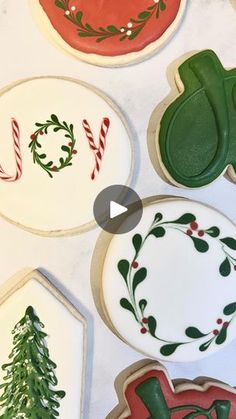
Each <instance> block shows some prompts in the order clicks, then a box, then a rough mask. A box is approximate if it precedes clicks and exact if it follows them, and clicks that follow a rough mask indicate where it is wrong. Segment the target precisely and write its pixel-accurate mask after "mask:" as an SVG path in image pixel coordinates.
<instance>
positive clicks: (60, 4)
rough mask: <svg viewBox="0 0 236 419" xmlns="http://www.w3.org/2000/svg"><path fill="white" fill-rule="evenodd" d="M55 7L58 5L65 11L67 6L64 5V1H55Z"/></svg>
mask: <svg viewBox="0 0 236 419" xmlns="http://www.w3.org/2000/svg"><path fill="white" fill-rule="evenodd" d="M55 5H56V6H57V7H59V8H60V9H63V10H65V4H64V3H63V1H62V0H56V1H55Z"/></svg>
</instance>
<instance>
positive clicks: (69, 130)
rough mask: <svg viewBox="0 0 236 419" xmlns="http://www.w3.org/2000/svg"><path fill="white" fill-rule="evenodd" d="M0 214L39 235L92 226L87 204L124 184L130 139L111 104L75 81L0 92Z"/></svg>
mask: <svg viewBox="0 0 236 419" xmlns="http://www.w3.org/2000/svg"><path fill="white" fill-rule="evenodd" d="M0 156H1V157H0V213H1V214H2V216H4V217H5V218H7V219H9V220H10V221H12V222H14V223H16V224H17V225H20V226H22V227H24V228H26V229H28V230H30V231H33V232H35V233H39V234H46V235H47V234H54V235H60V234H68V233H75V232H80V231H83V230H85V229H87V228H89V227H91V226H92V225H93V218H94V217H93V203H94V200H95V198H96V197H97V195H98V194H99V192H101V190H103V189H104V188H106V187H107V186H110V185H112V184H128V183H129V181H130V177H131V173H132V144H131V137H130V134H129V131H128V128H127V126H126V123H125V121H124V119H123V117H122V116H121V115H120V113H119V111H118V110H117V109H116V107H115V105H114V104H113V103H112V102H111V101H110V100H109V99H108V98H106V97H105V96H104V95H102V94H101V93H100V92H98V91H97V90H95V89H94V88H92V87H91V86H88V85H85V84H83V83H80V82H78V81H75V80H71V79H65V78H54V77H45V78H36V79H31V80H23V81H20V82H18V83H17V84H15V85H12V86H10V87H8V88H6V89H4V90H3V91H1V93H0Z"/></svg>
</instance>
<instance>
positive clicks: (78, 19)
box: [76, 12, 83, 23]
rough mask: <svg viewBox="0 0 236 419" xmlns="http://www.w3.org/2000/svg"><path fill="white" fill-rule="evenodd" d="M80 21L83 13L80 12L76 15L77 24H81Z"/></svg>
mask: <svg viewBox="0 0 236 419" xmlns="http://www.w3.org/2000/svg"><path fill="white" fill-rule="evenodd" d="M82 19H83V13H82V12H78V13H76V21H77V22H78V23H81V21H82Z"/></svg>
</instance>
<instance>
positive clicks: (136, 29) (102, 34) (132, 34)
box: [55, 0, 166, 42]
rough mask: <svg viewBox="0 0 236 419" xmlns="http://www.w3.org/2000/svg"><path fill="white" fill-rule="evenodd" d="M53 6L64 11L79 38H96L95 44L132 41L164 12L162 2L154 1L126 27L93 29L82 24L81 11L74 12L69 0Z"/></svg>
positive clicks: (161, 0) (113, 26)
mask: <svg viewBox="0 0 236 419" xmlns="http://www.w3.org/2000/svg"><path fill="white" fill-rule="evenodd" d="M55 5H56V6H57V7H59V8H60V9H62V10H64V12H65V17H66V18H67V19H68V20H69V21H70V22H72V23H73V24H74V25H76V26H77V27H78V35H79V36H80V37H82V38H85V37H90V38H96V42H102V41H105V40H107V39H109V38H114V37H119V40H120V41H124V40H129V41H132V40H133V39H135V38H136V37H137V36H138V35H139V34H140V32H141V31H142V30H143V28H144V27H145V26H146V24H147V23H148V22H149V20H150V19H151V18H152V17H153V16H155V17H156V19H158V18H159V16H160V13H161V12H163V11H164V10H166V3H165V1H164V0H159V1H155V4H153V5H152V6H149V7H148V8H147V9H145V10H144V11H142V12H140V13H139V14H138V16H137V18H135V19H134V18H131V19H130V20H129V22H128V23H127V25H124V26H122V27H121V28H117V26H115V25H112V24H111V25H108V26H107V27H106V28H104V27H99V28H98V29H95V28H94V27H93V26H92V25H91V24H89V23H83V12H82V11H81V10H80V11H77V12H76V9H75V6H74V8H73V7H72V8H70V7H69V0H55Z"/></svg>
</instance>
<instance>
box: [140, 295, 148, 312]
mask: <svg viewBox="0 0 236 419" xmlns="http://www.w3.org/2000/svg"><path fill="white" fill-rule="evenodd" d="M146 307H147V300H145V299H144V298H143V299H142V300H140V301H139V308H140V310H141V312H142V313H143V312H144V310H145V308H146Z"/></svg>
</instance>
